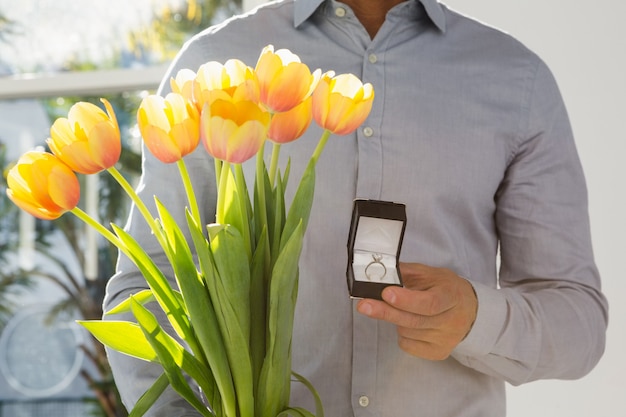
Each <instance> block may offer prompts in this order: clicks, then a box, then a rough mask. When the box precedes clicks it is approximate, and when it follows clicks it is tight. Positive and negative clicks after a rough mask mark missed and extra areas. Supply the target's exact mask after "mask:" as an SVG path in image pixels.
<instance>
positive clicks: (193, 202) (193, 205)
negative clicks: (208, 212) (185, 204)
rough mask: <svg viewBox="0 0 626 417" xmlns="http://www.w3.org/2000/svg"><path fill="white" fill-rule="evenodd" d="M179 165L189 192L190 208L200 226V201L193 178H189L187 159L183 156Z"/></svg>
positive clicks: (181, 175) (186, 189)
mask: <svg viewBox="0 0 626 417" xmlns="http://www.w3.org/2000/svg"><path fill="white" fill-rule="evenodd" d="M176 164H177V165H178V170H179V171H180V177H181V178H182V180H183V185H184V186H185V192H186V193H187V200H188V201H189V206H190V207H189V209H190V210H191V215H192V216H193V219H194V220H195V222H196V224H197V225H198V226H200V224H201V221H200V210H199V209H198V201H197V200H196V193H194V191H193V184H191V179H190V178H189V171H188V170H187V165H186V164H185V161H184V160H183V159H182V158H181V159H179V160H178V162H177V163H176Z"/></svg>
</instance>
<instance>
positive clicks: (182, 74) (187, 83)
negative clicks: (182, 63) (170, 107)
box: [170, 68, 196, 102]
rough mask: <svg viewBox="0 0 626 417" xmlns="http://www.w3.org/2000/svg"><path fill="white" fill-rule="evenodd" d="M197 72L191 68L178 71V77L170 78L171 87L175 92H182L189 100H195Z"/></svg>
mask: <svg viewBox="0 0 626 417" xmlns="http://www.w3.org/2000/svg"><path fill="white" fill-rule="evenodd" d="M195 78H196V73H195V72H193V71H192V70H190V69H187V68H185V69H182V70H180V71H178V72H177V73H176V77H174V78H172V79H170V88H171V89H172V92H173V93H178V94H181V95H182V96H183V97H185V98H186V99H187V100H189V101H191V102H193V101H194V97H193V84H194V80H195Z"/></svg>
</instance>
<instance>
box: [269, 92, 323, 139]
mask: <svg viewBox="0 0 626 417" xmlns="http://www.w3.org/2000/svg"><path fill="white" fill-rule="evenodd" d="M312 103H313V99H312V97H311V96H309V97H308V98H307V99H306V100H304V101H303V102H302V103H300V104H298V105H297V106H296V107H294V108H293V109H291V110H289V111H286V112H282V113H276V114H274V115H273V116H272V121H271V122H270V130H269V132H268V133H267V137H268V138H269V139H270V140H271V141H272V142H276V143H288V142H292V141H294V140H296V139H298V138H299V137H300V136H302V135H303V134H304V132H306V130H307V129H308V128H309V125H310V124H311V120H312V119H313V114H312V113H311V108H312Z"/></svg>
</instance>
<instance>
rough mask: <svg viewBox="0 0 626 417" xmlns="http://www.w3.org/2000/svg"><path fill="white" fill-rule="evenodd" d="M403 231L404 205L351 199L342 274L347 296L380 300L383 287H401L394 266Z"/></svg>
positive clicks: (397, 269) (396, 262)
mask: <svg viewBox="0 0 626 417" xmlns="http://www.w3.org/2000/svg"><path fill="white" fill-rule="evenodd" d="M405 228H406V207H405V205H404V204H399V203H393V202H390V201H380V200H365V199H356V200H354V208H353V211H352V221H351V223H350V235H349V236H348V268H347V271H346V276H347V280H348V290H349V292H350V296H351V297H353V298H375V299H378V300H380V299H381V298H382V297H381V293H382V291H383V289H384V288H385V287H388V286H390V285H396V286H400V287H401V286H402V285H403V284H402V277H401V276H400V269H399V265H398V264H399V259H400V249H401V247H402V239H403V237H404V230H405Z"/></svg>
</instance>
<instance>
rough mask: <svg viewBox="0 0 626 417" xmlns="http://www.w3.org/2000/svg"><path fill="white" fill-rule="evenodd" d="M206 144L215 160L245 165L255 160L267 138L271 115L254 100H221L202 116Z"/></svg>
mask: <svg viewBox="0 0 626 417" xmlns="http://www.w3.org/2000/svg"><path fill="white" fill-rule="evenodd" d="M200 119H201V122H200V137H201V140H202V144H203V145H204V147H205V149H206V150H207V152H208V153H209V154H211V155H212V156H213V157H214V158H216V159H220V160H222V161H226V162H230V163H236V164H238V163H242V162H245V161H247V160H248V159H250V158H251V157H253V156H254V155H255V154H256V153H257V152H258V151H259V149H260V148H261V145H263V143H264V141H265V138H266V137H267V130H268V128H269V123H270V114H269V112H267V111H266V110H264V109H263V108H261V107H260V106H259V105H258V104H256V103H255V102H253V101H250V100H241V101H237V100H232V99H231V100H222V99H217V100H215V101H213V102H212V103H211V104H209V103H206V104H205V106H204V109H203V110H202V115H201V117H200Z"/></svg>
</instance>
